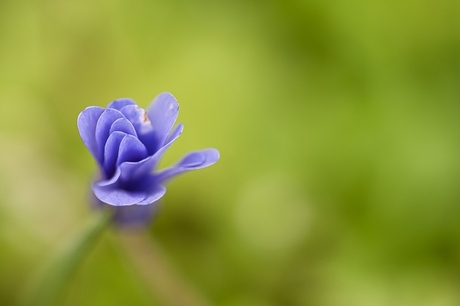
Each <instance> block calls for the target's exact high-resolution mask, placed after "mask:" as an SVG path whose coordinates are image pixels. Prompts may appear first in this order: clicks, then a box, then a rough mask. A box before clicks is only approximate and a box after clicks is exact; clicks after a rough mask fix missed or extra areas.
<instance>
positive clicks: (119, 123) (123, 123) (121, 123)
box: [109, 118, 137, 137]
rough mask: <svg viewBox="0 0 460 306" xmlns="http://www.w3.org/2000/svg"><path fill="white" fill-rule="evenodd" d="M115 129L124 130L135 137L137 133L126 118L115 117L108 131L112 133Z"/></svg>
mask: <svg viewBox="0 0 460 306" xmlns="http://www.w3.org/2000/svg"><path fill="white" fill-rule="evenodd" d="M116 131H119V132H124V133H126V134H130V135H133V136H136V137H137V133H136V130H135V129H134V126H133V125H132V123H131V122H129V120H128V119H126V118H120V119H117V120H115V122H114V123H112V126H111V127H110V131H109V133H110V134H112V133H113V132H116Z"/></svg>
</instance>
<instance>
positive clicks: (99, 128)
mask: <svg viewBox="0 0 460 306" xmlns="http://www.w3.org/2000/svg"><path fill="white" fill-rule="evenodd" d="M120 118H123V114H122V113H120V112H119V111H117V110H116V109H113V108H108V109H106V110H104V112H103V113H102V115H101V116H100V117H99V120H98V121H97V125H96V142H97V148H98V155H97V159H98V161H99V163H100V164H101V165H102V164H103V162H104V147H105V143H106V142H107V139H108V138H109V135H110V128H111V126H112V124H113V123H114V122H115V121H116V120H117V119H120Z"/></svg>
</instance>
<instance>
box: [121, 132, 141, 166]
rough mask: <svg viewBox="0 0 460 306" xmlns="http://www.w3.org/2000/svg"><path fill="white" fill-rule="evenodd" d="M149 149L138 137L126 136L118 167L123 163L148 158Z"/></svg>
mask: <svg viewBox="0 0 460 306" xmlns="http://www.w3.org/2000/svg"><path fill="white" fill-rule="evenodd" d="M147 154H148V153H147V149H146V148H145V146H144V145H143V144H142V142H140V141H139V139H137V138H136V137H134V136H132V135H126V136H125V137H124V138H123V140H122V141H121V143H120V150H119V151H118V159H117V165H120V164H121V163H123V162H136V161H141V160H143V159H144V158H146V157H147Z"/></svg>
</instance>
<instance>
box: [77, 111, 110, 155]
mask: <svg viewBox="0 0 460 306" xmlns="http://www.w3.org/2000/svg"><path fill="white" fill-rule="evenodd" d="M103 112H104V109H103V108H102V107H98V106H90V107H87V108H85V109H84V110H83V111H82V112H81V113H80V115H78V119H77V125H78V130H79V132H80V136H81V139H82V140H83V143H84V144H85V146H86V147H87V148H88V149H89V151H90V152H91V154H92V155H93V156H94V157H95V158H96V160H97V161H99V158H98V156H99V153H98V146H97V142H96V124H97V121H98V119H99V117H101V115H102V113H103Z"/></svg>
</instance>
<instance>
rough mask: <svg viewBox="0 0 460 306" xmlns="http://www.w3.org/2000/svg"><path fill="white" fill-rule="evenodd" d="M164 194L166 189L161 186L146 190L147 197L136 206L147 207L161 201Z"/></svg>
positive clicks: (157, 185)
mask: <svg viewBox="0 0 460 306" xmlns="http://www.w3.org/2000/svg"><path fill="white" fill-rule="evenodd" d="M165 193H166V188H165V187H164V186H162V185H159V184H156V185H153V186H150V187H149V188H148V192H147V196H146V197H145V199H143V200H142V201H140V202H139V203H137V204H138V205H149V204H152V203H154V202H156V201H158V200H159V199H161V198H162V197H163V196H164V195H165Z"/></svg>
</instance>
